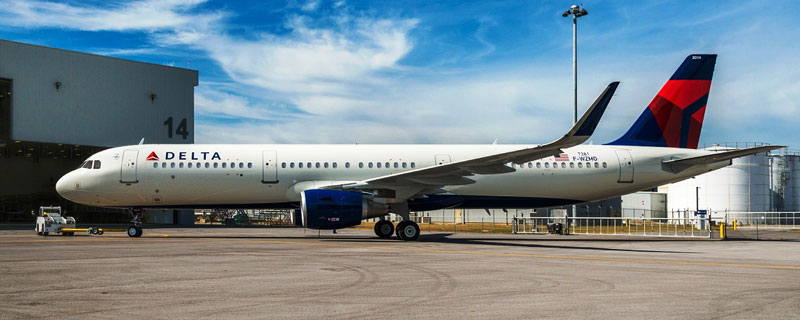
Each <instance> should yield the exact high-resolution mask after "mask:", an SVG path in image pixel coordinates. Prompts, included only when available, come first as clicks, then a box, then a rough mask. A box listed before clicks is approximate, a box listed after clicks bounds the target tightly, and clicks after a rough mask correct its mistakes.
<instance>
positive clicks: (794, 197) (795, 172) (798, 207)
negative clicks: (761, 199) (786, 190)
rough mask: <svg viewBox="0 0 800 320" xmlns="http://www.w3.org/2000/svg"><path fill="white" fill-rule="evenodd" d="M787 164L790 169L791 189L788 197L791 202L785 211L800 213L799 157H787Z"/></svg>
mask: <svg viewBox="0 0 800 320" xmlns="http://www.w3.org/2000/svg"><path fill="white" fill-rule="evenodd" d="M789 160H790V161H789V163H791V168H792V176H791V181H792V184H791V185H792V187H791V193H790V195H791V196H788V195H787V197H788V198H790V199H791V200H790V201H789V202H791V204H792V206H791V207H787V209H786V211H800V155H792V156H790V157H789Z"/></svg>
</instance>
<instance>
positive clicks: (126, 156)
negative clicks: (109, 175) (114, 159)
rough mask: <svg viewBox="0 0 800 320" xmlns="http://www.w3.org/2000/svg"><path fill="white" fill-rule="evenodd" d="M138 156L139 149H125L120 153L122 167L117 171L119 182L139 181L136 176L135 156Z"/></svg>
mask: <svg viewBox="0 0 800 320" xmlns="http://www.w3.org/2000/svg"><path fill="white" fill-rule="evenodd" d="M138 156H139V150H125V151H124V152H123V153H122V169H120V173H119V182H122V183H137V182H139V179H137V178H136V157H138Z"/></svg>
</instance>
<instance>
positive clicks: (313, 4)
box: [300, 0, 319, 11]
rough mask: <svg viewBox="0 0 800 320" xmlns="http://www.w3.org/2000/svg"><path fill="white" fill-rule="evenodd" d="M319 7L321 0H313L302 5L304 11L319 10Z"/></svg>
mask: <svg viewBox="0 0 800 320" xmlns="http://www.w3.org/2000/svg"><path fill="white" fill-rule="evenodd" d="M318 7H319V0H311V1H308V2H306V3H305V4H304V5H303V6H302V7H300V9H301V10H303V11H314V10H317V8H318Z"/></svg>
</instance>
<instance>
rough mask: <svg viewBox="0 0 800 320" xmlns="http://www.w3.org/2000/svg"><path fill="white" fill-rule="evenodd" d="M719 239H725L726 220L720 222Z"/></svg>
mask: <svg viewBox="0 0 800 320" xmlns="http://www.w3.org/2000/svg"><path fill="white" fill-rule="evenodd" d="M719 239H720V240H725V222H720V224H719Z"/></svg>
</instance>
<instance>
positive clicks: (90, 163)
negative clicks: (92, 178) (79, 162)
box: [83, 160, 94, 169]
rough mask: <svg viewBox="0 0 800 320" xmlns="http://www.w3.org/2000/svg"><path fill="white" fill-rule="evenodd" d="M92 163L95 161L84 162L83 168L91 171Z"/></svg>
mask: <svg viewBox="0 0 800 320" xmlns="http://www.w3.org/2000/svg"><path fill="white" fill-rule="evenodd" d="M92 162H94V160H89V161H86V162H84V163H83V168H86V169H91V168H92Z"/></svg>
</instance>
